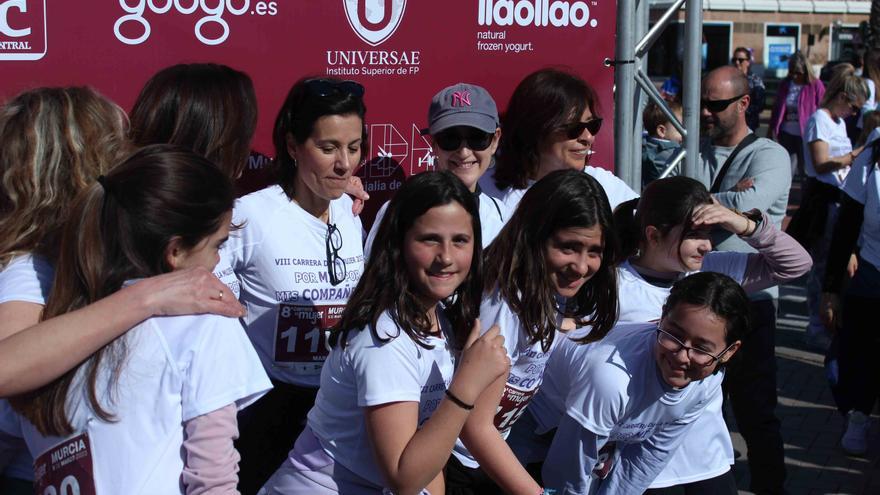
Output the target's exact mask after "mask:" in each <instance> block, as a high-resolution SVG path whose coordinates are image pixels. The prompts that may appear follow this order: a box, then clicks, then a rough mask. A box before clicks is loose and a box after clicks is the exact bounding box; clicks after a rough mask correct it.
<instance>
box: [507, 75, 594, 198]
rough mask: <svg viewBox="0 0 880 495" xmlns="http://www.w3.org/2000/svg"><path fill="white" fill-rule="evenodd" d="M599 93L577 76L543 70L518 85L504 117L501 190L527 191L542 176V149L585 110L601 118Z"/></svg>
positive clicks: (578, 118)
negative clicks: (555, 133)
mask: <svg viewBox="0 0 880 495" xmlns="http://www.w3.org/2000/svg"><path fill="white" fill-rule="evenodd" d="M598 105H599V98H598V96H596V92H595V91H594V90H593V88H591V87H590V85H589V84H587V83H586V82H585V81H584V80H583V79H581V78H580V77H578V76H577V75H575V74H573V73H570V72H565V71H562V70H559V69H541V70H539V71H536V72H533V73H531V74H529V75H528V76H526V77H525V79H523V80H522V81H520V83H519V84H518V85H517V87H516V89H515V90H514V91H513V95H511V97H510V102H508V104H507V110H506V111H505V113H504V115H503V116H502V117H501V130H502V132H501V143H500V145H499V153H498V157H497V163H496V165H495V182H496V184H497V185H498V187H499V188H500V189H505V188H507V187H510V186H512V187H514V188H515V189H525V188H526V187H527V185H528V181H529V179H532V178H534V177H535V176H536V174H537V173H538V167H539V165H540V145H541V143H542V142H543V141H544V140H545V139H547V138H548V137H550V135H551V134H552V133H553V132H554V131H556V130H558V129H559V128H560V127H562V126H564V125H565V124H568V123H570V122H571V121H572V120H580V118H581V115H583V113H584V110H586V109H587V108H589V109H590V112H591V113H592V114H593V115H596V116H598V115H597V114H598Z"/></svg>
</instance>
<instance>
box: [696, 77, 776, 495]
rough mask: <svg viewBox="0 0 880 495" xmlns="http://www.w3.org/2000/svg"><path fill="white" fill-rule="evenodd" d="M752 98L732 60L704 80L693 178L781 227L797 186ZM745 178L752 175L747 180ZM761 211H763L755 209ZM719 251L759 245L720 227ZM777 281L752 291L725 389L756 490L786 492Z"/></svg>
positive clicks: (720, 197)
mask: <svg viewBox="0 0 880 495" xmlns="http://www.w3.org/2000/svg"><path fill="white" fill-rule="evenodd" d="M750 101H751V96H750V95H749V83H748V80H747V79H746V76H745V75H744V74H743V73H742V72H741V71H740V70H739V69H737V68H735V67H732V66H725V67H720V68H718V69H715V70H713V71H711V72H710V73H709V74H707V75H706V77H705V78H704V79H703V82H702V99H701V102H700V104H701V113H700V117H701V131H702V138H703V139H704V141H703V142H702V143H701V147H700V163H699V165H698V167H697V170H696V171H694V173H693V178H695V179H697V180H699V181H701V182H703V184H705V185H706V187H708V188H710V192H711V193H712V195H713V196H714V197H715V199H717V200H718V202H720V203H721V204H723V205H725V206H727V207H728V208H733V209H736V210H739V211H750V210H757V211H758V212H766V213H767V215H768V216H769V218H770V220H771V221H772V222H773V223H774V224H776V226H777V228H780V229H781V226H782V219H783V217H784V216H785V211H786V206H787V204H788V193H789V189H790V188H791V167H790V162H789V157H788V153H787V152H786V151H785V149H784V148H783V147H782V146H780V145H779V144H777V143H775V142H773V141H771V140H769V139H765V138H756V137H754V134H753V133H752V131H751V129H749V126H748V125H747V123H746V112H747V109H748V107H749V103H750ZM741 181H747V182H748V186H747V187H743V186H742V184H741V183H740V182H741ZM754 218H757V216H755V217H754ZM712 244H713V246H714V248H715V249H716V250H718V251H739V252H755V250H754V249H753V248H752V247H750V246H749V245H748V244H747V243H746V242H745V241H743V240H742V239H741V238H740V236H737V235H734V234H731V233H729V232H714V233H713V237H712ZM778 296H779V292H778V288H776V287H774V288H771V289H767V290H764V291H760V292H756V293H754V294H752V295H751V312H752V320H753V326H752V331H751V333H750V334H749V335H747V336H746V337H745V338H744V339H743V344H744V345H743V352H741V353H740V354H741V356H740V359H739V360H738V362H736V363H732V364H731V366H730V369H729V372H728V374H727V376H726V377H725V380H724V390H725V393H726V394H728V395H729V397H730V400H731V403H732V405H733V412H734V416H735V417H736V423H737V425H738V427H739V430H740V432H741V433H742V435H743V437H744V438H745V440H746V444H747V446H748V458H749V459H748V460H749V469H750V471H751V487H750V488H751V491H753V492H755V493H758V494H775V493H783V483H784V482H785V462H784V450H783V443H782V434H781V432H780V422H779V419H778V418H777V417H776V413H775V409H776V402H777V397H776V357H775V333H776V308H777V299H778Z"/></svg>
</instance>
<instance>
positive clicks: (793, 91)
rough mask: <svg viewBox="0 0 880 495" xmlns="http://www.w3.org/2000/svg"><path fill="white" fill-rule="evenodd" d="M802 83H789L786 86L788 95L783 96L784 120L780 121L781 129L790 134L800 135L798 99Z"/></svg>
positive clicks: (802, 86) (802, 87)
mask: <svg viewBox="0 0 880 495" xmlns="http://www.w3.org/2000/svg"><path fill="white" fill-rule="evenodd" d="M802 89H804V85H803V84H795V83H791V84H790V85H789V86H788V95H787V96H786V97H785V120H784V121H783V122H782V131H783V132H786V133H788V134H791V135H792V136H800V135H801V123H800V118H799V117H798V100H799V99H800V96H801V90H802Z"/></svg>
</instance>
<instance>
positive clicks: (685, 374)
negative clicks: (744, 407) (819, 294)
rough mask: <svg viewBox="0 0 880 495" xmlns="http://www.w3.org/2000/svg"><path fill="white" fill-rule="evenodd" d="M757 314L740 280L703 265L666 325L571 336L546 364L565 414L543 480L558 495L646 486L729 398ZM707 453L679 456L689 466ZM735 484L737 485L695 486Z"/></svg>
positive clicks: (672, 303)
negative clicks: (724, 387)
mask: <svg viewBox="0 0 880 495" xmlns="http://www.w3.org/2000/svg"><path fill="white" fill-rule="evenodd" d="M748 315H749V307H748V299H747V298H746V294H745V292H744V291H743V290H742V288H741V287H740V286H739V284H737V283H736V282H735V281H734V280H732V279H730V278H729V277H727V276H725V275H722V274H719V273H709V272H703V273H697V274H694V275H691V276H688V277H686V278H684V279H682V280H679V281H678V282H676V283H675V285H673V287H672V290H671V291H670V293H669V298H668V300H667V302H666V304H665V305H664V306H663V313H662V317H661V319H660V321H659V322H658V323H650V324H621V325H620V326H618V327H615V328H614V330H612V331H611V333H610V334H609V335H608V337H606V338H604V339H602V340H601V341H599V342H595V343H592V344H587V345H577V344H576V343H575V342H574V341H572V340H570V339H563V341H564V342H563V344H561V345H560V349H559V350H558V351H557V352H556V353H554V355H553V356H552V357H551V358H550V362H549V363H548V364H547V367H548V370H547V380H548V383H547V389H548V391H549V390H551V389H552V390H554V391H555V392H556V393H557V394H558V397H559V399H558V400H557V401H556V407H557V408H558V414H559V415H560V418H561V419H560V421H559V427H558V429H557V430H556V432H555V434H553V440H552V444H551V445H550V449H549V452H548V453H547V459H546V462H545V463H544V466H543V470H542V475H543V480H544V484H545V485H546V486H547V487H549V488H553V489H556V490H558V492H559V493H571V494H587V493H591V494H641V493H643V492H644V491H645V490H646V489H647V488H648V486H649V485H650V484H651V483H652V482H653V481H654V479H655V478H656V477H657V476H658V474H659V473H660V472H661V471H663V469H664V468H665V467H667V466H669V464H671V463H672V462H676V461H675V458H673V453H676V454H677V453H679V452H680V448H679V446H680V445H681V443H682V441H684V439H685V438H687V436H688V434H689V433H690V431H692V430H691V429H692V428H693V427H694V425H695V422H697V421H699V419H700V418H701V417H702V416H703V415H704V414H705V413H706V411H707V410H708V408H709V406H710V405H711V404H712V403H713V402H716V401H720V400H721V397H722V393H721V383H722V381H723V379H724V373H723V372H722V370H723V368H724V366H725V364H726V363H727V362H728V361H729V360H730V359H731V358H732V357H733V356H734V354H736V352H737V350H739V347H740V345H741V341H740V339H741V338H742V336H743V335H745V334H746V333H747V332H748V327H749V316H748ZM705 440H706V441H709V440H710V439H705ZM707 448H708V447H707ZM676 449H678V451H677V450H676ZM702 455H705V452H702V451H699V450H695V451H691V452H690V455H689V456H688V457H686V458H680V456H679V457H676V458H678V459H679V461H680V462H684V463H688V462H694V461H696V460H698V458H699V457H700V456H702ZM681 467H684V466H681ZM729 491H733V493H736V491H735V486H733V487H730V488H729V489H727V490H721V491H714V490H713V489H712V488H708V489H707V488H703V489H702V490H701V491H694V492H690V493H725V492H729ZM688 492H689V491H688V490H685V491H684V493H688ZM674 493H682V491H681V490H678V491H676V492H674Z"/></svg>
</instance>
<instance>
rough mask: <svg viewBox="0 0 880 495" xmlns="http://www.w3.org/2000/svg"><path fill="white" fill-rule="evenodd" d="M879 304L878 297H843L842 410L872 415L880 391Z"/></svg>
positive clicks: (840, 355)
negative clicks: (878, 356) (878, 350)
mask: <svg viewBox="0 0 880 495" xmlns="http://www.w3.org/2000/svg"><path fill="white" fill-rule="evenodd" d="M859 269H861V265H860V268H859ZM878 305H880V298H876V297H862V296H855V295H852V294H847V295H846V296H845V297H844V298H843V328H841V330H840V334H839V336H838V338H839V347H838V350H839V355H838V363H839V366H840V380H839V381H838V386H839V393H838V399H839V401H838V407H839V409H840V411H841V412H843V413H846V412H847V411H849V410H852V409H855V410H856V411H861V412H863V413H865V414H866V415H870V414H871V410H872V409H873V408H874V403H875V401H876V400H877V395H878V392H880V359H878V358H877V355H876V354H877V352H876V351H877V349H878V347H877V346H878V344H880V331H878V330H877V322H876V320H874V318H876V316H877V313H876V311H875V310H876V309H877V308H878Z"/></svg>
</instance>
